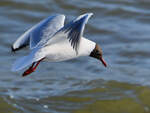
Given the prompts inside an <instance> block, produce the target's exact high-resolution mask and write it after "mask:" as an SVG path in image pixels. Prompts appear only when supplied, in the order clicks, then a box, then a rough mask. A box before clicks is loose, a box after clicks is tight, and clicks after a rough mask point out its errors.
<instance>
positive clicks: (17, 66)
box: [11, 49, 45, 72]
mask: <svg viewBox="0 0 150 113" xmlns="http://www.w3.org/2000/svg"><path fill="white" fill-rule="evenodd" d="M43 58H45V54H43V53H42V52H40V51H38V50H36V49H34V50H33V51H32V52H31V53H30V54H29V55H28V56H24V57H22V58H20V59H18V60H17V61H16V62H15V63H14V64H13V66H12V69H11V70H12V71H13V72H15V71H19V70H21V69H23V68H25V67H27V66H28V65H31V64H32V63H33V62H37V61H39V60H41V59H43Z"/></svg>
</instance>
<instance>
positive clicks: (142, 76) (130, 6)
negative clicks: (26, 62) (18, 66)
mask: <svg viewBox="0 0 150 113" xmlns="http://www.w3.org/2000/svg"><path fill="white" fill-rule="evenodd" d="M85 12H93V13H94V16H93V17H92V18H91V19H90V20H89V22H88V24H87V25H86V29H85V34H84V36H85V37H88V39H91V40H93V41H96V42H97V43H99V44H100V45H101V46H102V48H103V51H104V58H105V60H106V61H107V64H109V66H108V68H104V67H103V66H102V65H101V64H100V63H99V62H98V61H97V60H95V59H92V58H89V57H81V58H78V59H74V60H70V61H66V62H60V63H46V62H43V63H41V64H40V66H39V67H38V69H37V71H36V72H34V73H33V74H32V75H30V76H27V77H25V78H22V77H21V74H22V72H23V71H20V72H17V73H13V72H11V71H10V69H11V65H12V63H13V62H14V61H15V60H16V59H17V58H19V57H21V56H23V55H26V54H27V53H28V51H27V50H28V49H27V48H26V49H24V51H18V52H17V53H15V54H14V53H11V51H10V46H11V45H12V43H13V42H14V41H15V40H16V39H17V38H18V37H19V36H20V35H21V34H22V33H23V32H24V31H26V30H27V29H28V28H30V27H31V26H33V25H34V24H36V23H37V22H39V21H40V20H41V19H43V18H45V17H47V16H49V15H52V14H55V13H63V14H65V15H66V17H67V20H66V21H67V22H68V21H69V20H71V19H73V18H75V17H77V16H79V15H80V14H83V13H85ZM149 23H150V1H148V0H101V1H100V0H86V1H85V0H74V1H73V0H65V2H64V1H62V0H41V1H40V0H39V1H38V0H37V1H34V0H22V1H21V0H1V1H0V55H1V58H0V63H1V66H0V67H1V68H0V73H1V76H0V111H1V112H3V113H10V112H11V113H12V112H13V113H70V112H72V113H150V88H149V86H150V65H149V64H150V58H149V57H150V50H149V48H150V24H149Z"/></svg>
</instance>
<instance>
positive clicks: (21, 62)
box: [12, 56, 33, 72]
mask: <svg viewBox="0 0 150 113" xmlns="http://www.w3.org/2000/svg"><path fill="white" fill-rule="evenodd" d="M32 63H33V60H32V58H30V57H29V56H24V57H22V58H20V59H18V60H17V61H16V62H15V63H14V64H13V66H12V71H13V72H15V71H19V70H21V69H23V68H25V67H26V66H28V65H30V64H32Z"/></svg>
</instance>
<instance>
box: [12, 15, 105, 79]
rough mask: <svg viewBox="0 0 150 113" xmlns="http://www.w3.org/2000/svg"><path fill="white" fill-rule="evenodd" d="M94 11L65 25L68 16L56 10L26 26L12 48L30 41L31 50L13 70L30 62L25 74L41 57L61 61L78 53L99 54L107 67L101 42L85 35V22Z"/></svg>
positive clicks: (99, 57)
mask: <svg viewBox="0 0 150 113" xmlns="http://www.w3.org/2000/svg"><path fill="white" fill-rule="evenodd" d="M92 15H93V14H92V13H86V14H83V15H80V16H79V17H77V18H76V19H74V20H72V21H71V22H69V23H68V24H66V25H64V21H65V16H64V15H62V14H57V15H54V16H50V17H48V18H46V19H44V20H42V21H41V22H39V23H38V24H37V25H35V26H33V27H32V28H30V29H29V30H27V31H26V32H25V33H24V34H23V35H21V36H20V37H19V38H18V39H17V40H16V42H15V43H14V44H13V45H12V51H16V50H19V49H21V48H22V47H24V46H27V45H30V49H31V52H30V54H29V55H27V56H24V57H22V58H20V59H19V60H17V61H16V62H15V63H14V65H13V67H12V71H18V70H21V69H23V68H25V67H26V66H28V65H31V66H30V67H29V68H28V69H27V70H26V71H25V72H24V73H23V76H26V75H28V74H30V73H32V72H34V71H35V69H36V68H37V66H38V65H39V63H40V62H41V61H50V62H58V61H65V60H69V59H73V58H77V57H79V56H90V57H93V58H96V59H98V60H100V61H101V62H102V63H103V65H104V66H105V67H106V66H107V65H106V63H105V61H104V60H103V58H102V49H101V48H100V46H99V45H98V44H96V43H95V42H93V41H90V40H88V39H86V38H85V37H83V31H84V27H85V24H86V23H87V21H88V19H89V18H90V17H91V16H92Z"/></svg>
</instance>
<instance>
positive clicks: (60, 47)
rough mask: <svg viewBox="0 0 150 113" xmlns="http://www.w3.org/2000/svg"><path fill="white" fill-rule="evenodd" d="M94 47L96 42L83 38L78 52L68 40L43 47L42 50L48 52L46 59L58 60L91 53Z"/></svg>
mask: <svg viewBox="0 0 150 113" xmlns="http://www.w3.org/2000/svg"><path fill="white" fill-rule="evenodd" d="M94 47H95V43H94V42H92V41H90V40H87V39H85V38H82V40H81V42H80V46H79V50H78V54H76V51H75V50H74V49H73V47H72V46H71V44H70V42H69V41H68V40H65V41H60V42H58V43H56V44H52V45H49V46H46V47H44V48H42V51H43V52H45V53H46V58H45V61H50V62H58V61H64V60H69V59H73V58H77V57H79V56H87V55H89V54H90V52H91V48H92V49H93V48H94Z"/></svg>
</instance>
